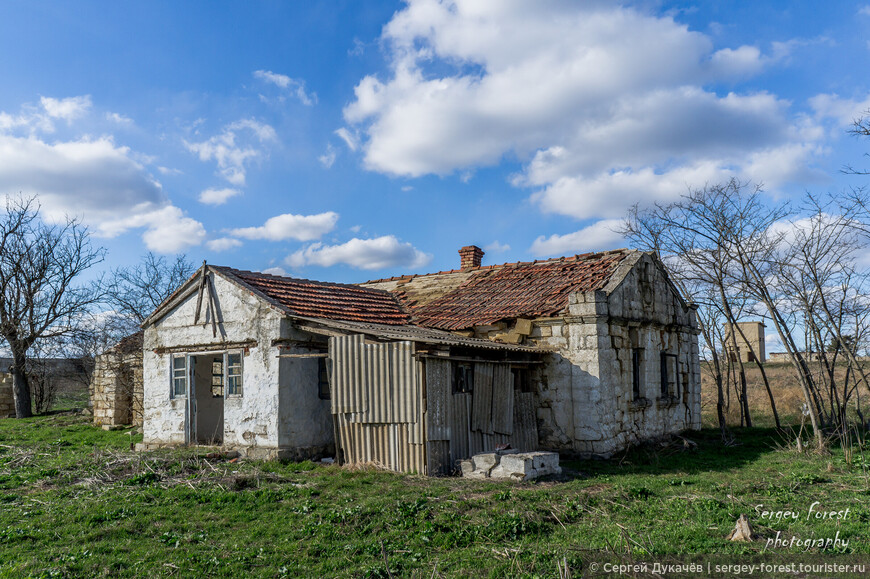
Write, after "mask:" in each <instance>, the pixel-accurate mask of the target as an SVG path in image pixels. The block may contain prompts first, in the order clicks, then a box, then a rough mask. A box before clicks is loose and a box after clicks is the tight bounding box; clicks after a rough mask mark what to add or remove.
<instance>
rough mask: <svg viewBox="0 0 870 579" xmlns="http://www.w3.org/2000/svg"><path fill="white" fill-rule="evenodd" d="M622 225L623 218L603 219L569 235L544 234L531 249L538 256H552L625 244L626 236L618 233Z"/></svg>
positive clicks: (611, 247)
mask: <svg viewBox="0 0 870 579" xmlns="http://www.w3.org/2000/svg"><path fill="white" fill-rule="evenodd" d="M621 225H622V220H621V219H602V220H601V221H597V222H596V223H593V224H592V225H589V226H588V227H584V228H583V229H581V230H580V231H575V232H574V233H568V234H567V235H551V236H550V237H544V236H543V235H542V236H540V237H538V238H537V239H536V240H535V241H534V243H532V247H531V248H530V249H529V251H531V252H532V254H533V255H535V256H537V257H551V256H556V255H571V254H578V253H586V252H589V251H600V250H606V249H613V248H615V247H620V246H622V245H624V243H623V241H624V238H623V237H622V235H620V234H619V233H618V230H619V228H620V226H621Z"/></svg>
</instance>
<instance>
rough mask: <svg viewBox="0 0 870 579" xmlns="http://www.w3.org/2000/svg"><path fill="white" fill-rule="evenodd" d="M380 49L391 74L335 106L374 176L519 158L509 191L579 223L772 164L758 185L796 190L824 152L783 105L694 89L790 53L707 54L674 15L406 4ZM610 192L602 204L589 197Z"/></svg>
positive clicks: (763, 96)
mask: <svg viewBox="0 0 870 579" xmlns="http://www.w3.org/2000/svg"><path fill="white" fill-rule="evenodd" d="M382 40H383V41H384V43H385V45H386V46H387V47H388V50H389V67H390V72H389V74H388V75H387V76H386V77H383V76H375V75H369V76H366V77H364V78H363V79H362V80H360V81H359V83H358V84H357V85H356V87H355V89H354V91H355V99H354V100H353V101H352V102H351V103H350V104H348V105H347V106H346V107H345V109H344V117H345V120H346V122H347V123H348V126H349V129H348V131H350V130H351V129H352V130H355V131H359V133H360V134H361V135H362V137H363V138H362V140H361V143H360V144H359V148H360V150H361V151H362V154H363V158H364V163H365V166H366V167H367V168H368V169H370V170H374V171H378V172H382V173H386V174H390V175H398V176H408V177H418V176H421V175H425V174H441V175H443V174H450V173H455V172H459V173H460V174H469V173H467V171H470V170H474V169H475V168H477V167H480V166H485V165H494V164H497V163H499V162H501V161H502V159H504V158H505V157H516V158H519V159H520V160H521V161H524V160H528V161H526V164H525V165H524V167H523V169H522V171H521V172H520V174H519V175H517V176H516V178H515V179H514V180H513V183H514V185H516V186H520V187H528V188H531V189H532V190H533V191H535V192H536V193H535V197H534V198H535V200H536V201H537V202H538V203H540V204H541V206H542V207H543V208H545V210H548V211H555V212H559V213H566V214H568V215H573V216H577V217H582V218H586V217H589V216H596V217H602V216H605V217H606V216H609V215H613V214H616V213H622V212H623V211H624V210H625V209H626V207H627V206H628V205H630V204H632V203H635V202H638V201H641V202H642V201H650V200H657V199H660V197H659V196H660V195H661V194H662V193H667V194H669V195H680V194H681V193H683V192H684V191H685V189H686V186H687V185H694V186H700V185H703V184H704V183H705V182H706V180H707V179H708V178H709V177H711V176H713V177H721V176H725V177H727V176H730V175H734V174H736V175H739V176H741V177H746V176H748V175H750V174H751V175H752V177H753V178H755V177H756V173H757V172H759V171H761V170H766V169H771V168H773V169H775V171H773V170H772V177H770V176H768V175H760V176H759V177H758V178H759V180H761V181H763V182H765V183H766V184H767V185H768V187H769V188H773V187H774V186H776V185H779V184H784V183H789V182H798V181H801V180H802V179H803V178H805V177H806V175H807V173H808V170H807V167H808V166H811V165H812V160H813V158H814V155H815V154H816V153H818V150H819V149H818V147H817V141H818V139H820V138H821V137H822V133H821V131H819V130H818V127H817V126H816V125H815V123H814V122H813V121H812V120H807V119H798V120H795V119H794V118H793V116H792V115H791V113H790V103H788V102H787V101H785V100H782V99H780V98H778V97H777V96H775V95H772V94H768V93H764V92H762V93H749V94H737V93H729V94H724V95H720V94H717V93H716V92H714V91H712V90H710V89H708V88H706V87H705V85H707V84H710V83H715V82H719V81H728V80H729V79H733V78H734V77H746V76H751V75H754V74H757V73H759V72H760V71H762V70H763V69H764V68H765V67H768V66H771V65H772V63H774V62H776V61H778V60H780V59H782V58H784V57H785V56H787V54H788V52H789V49H788V47H787V46H786V45H785V44H783V45H782V46H777V47H774V49H773V51H772V52H771V53H770V54H765V53H764V52H763V51H762V50H761V49H759V48H758V47H754V46H733V47H723V48H718V49H715V48H714V46H713V42H712V40H711V39H710V37H708V36H706V35H704V34H702V33H699V32H695V31H691V30H689V29H688V27H687V26H685V25H683V24H680V23H678V22H676V21H674V20H673V19H672V18H671V17H661V16H655V15H651V14H648V13H645V12H642V11H641V10H639V9H635V8H627V7H618V6H613V5H612V4H610V3H571V2H558V1H545V2H534V3H528V2H520V1H506V2H492V3H480V2H475V1H473V0H455V1H444V2H440V1H437V0H410V1H409V2H408V3H407V6H406V7H405V8H404V9H403V10H401V11H399V12H397V13H396V14H395V15H394V17H393V19H392V20H391V21H390V22H389V23H388V24H387V26H385V28H384V32H383V36H382ZM348 134H350V133H348ZM339 136H342V135H339ZM342 138H344V137H342ZM345 142H348V140H347V139H345ZM348 146H349V147H351V149H353V146H351V142H348ZM696 179H700V180H696ZM774 181H775V182H776V183H774ZM629 185H630V186H631V187H632V188H633V190H632V191H631V192H628V191H624V188H625V187H626V186H629ZM641 186H643V187H644V188H639V187H641ZM611 187H616V188H617V191H616V193H615V195H612V198H613V199H608V203H605V202H604V201H603V200H602V199H601V198H599V197H596V196H597V195H600V193H601V192H602V191H606V192H608V195H610V191H611ZM566 197H568V201H569V203H567V204H566V203H565V200H566ZM606 198H607V197H605V199H606ZM617 204H620V205H619V206H618V207H617V206H616V205H617ZM583 205H591V206H595V207H594V208H593V207H585V208H583V207H581V206H583ZM563 207H564V208H565V209H564V211H563V210H562V209H561V208H563Z"/></svg>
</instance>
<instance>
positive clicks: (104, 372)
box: [91, 349, 144, 426]
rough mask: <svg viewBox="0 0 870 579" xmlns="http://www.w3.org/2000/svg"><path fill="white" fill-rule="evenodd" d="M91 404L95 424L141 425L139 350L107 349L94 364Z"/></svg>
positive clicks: (140, 362) (141, 385) (141, 384)
mask: <svg viewBox="0 0 870 579" xmlns="http://www.w3.org/2000/svg"><path fill="white" fill-rule="evenodd" d="M91 384H92V399H91V400H92V404H93V412H94V423H95V424H98V425H107V426H120V425H132V426H141V425H142V399H143V384H144V381H143V378H142V353H141V352H133V353H128V354H123V353H119V352H117V351H115V350H114V349H113V350H109V351H108V352H106V353H105V354H101V355H100V356H97V358H96V361H95V364H94V375H93V380H92V382H91Z"/></svg>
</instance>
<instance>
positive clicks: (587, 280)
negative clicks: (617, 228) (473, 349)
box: [396, 250, 631, 330]
mask: <svg viewBox="0 0 870 579" xmlns="http://www.w3.org/2000/svg"><path fill="white" fill-rule="evenodd" d="M630 253H631V252H630V251H628V250H617V251H608V252H604V253H587V254H583V255H576V256H574V257H563V258H561V259H557V260H550V261H543V262H526V263H516V264H505V265H502V266H485V267H481V268H478V269H479V270H480V272H479V273H477V274H476V275H475V276H474V277H472V278H471V279H469V280H468V281H466V282H465V283H463V284H462V285H460V286H459V287H458V288H456V289H455V290H453V291H451V292H449V293H447V294H445V295H443V296H441V297H440V298H438V299H435V300H434V301H431V302H429V303H427V304H425V305H423V306H418V307H415V306H414V304H413V303H412V302H406V307H409V308H411V311H412V314H413V320H414V323H416V324H418V325H420V326H425V327H430V328H438V329H442V330H462V329H466V328H470V327H472V326H476V325H487V324H493V323H495V322H498V321H501V320H504V319H510V318H519V317H540V316H552V315H555V314H557V313H559V312H561V311H562V310H564V309H565V308H566V307H567V306H568V295H569V294H571V293H574V292H577V291H584V292H586V291H593V290H598V289H601V288H603V287H604V286H605V285H606V284H607V282H608V281H609V279H610V276H611V275H612V274H613V272H614V271H615V270H616V268H617V266H618V265H619V264H620V263H621V262H622V260H623V259H625V258H626V257H627V256H628V255H629V254H630ZM402 293H403V292H402V291H401V290H399V291H397V292H396V294H397V295H398V296H399V299H402V300H403V301H404V300H406V299H407V298H406V296H403V295H402Z"/></svg>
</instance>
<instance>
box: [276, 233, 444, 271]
mask: <svg viewBox="0 0 870 579" xmlns="http://www.w3.org/2000/svg"><path fill="white" fill-rule="evenodd" d="M431 260H432V256H431V255H428V254H425V253H423V252H421V251H419V250H417V249H416V248H415V247H414V246H413V245H411V244H410V243H402V242H401V241H399V240H398V239H396V238H395V237H394V236H392V235H385V236H383V237H376V238H374V239H358V238H353V239H351V240H350V241H348V242H346V243H342V244H340V245H324V244H322V243H313V244H311V245H309V246H308V247H305V248H303V249H300V250H299V251H297V252H295V253H293V254H292V255H289V256H288V257H287V259H286V263H287V265H289V266H290V267H302V266H305V265H318V266H321V267H332V266H334V265H340V264H341V265H349V266H351V267H354V268H357V269H367V270H375V269H385V268H388V267H407V268H417V267H423V266H424V265H426V264H428V263H429V262H430V261H431Z"/></svg>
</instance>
